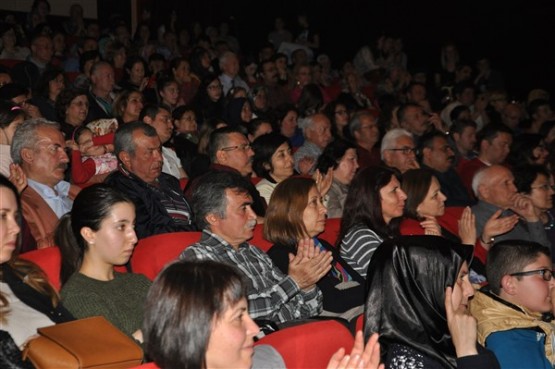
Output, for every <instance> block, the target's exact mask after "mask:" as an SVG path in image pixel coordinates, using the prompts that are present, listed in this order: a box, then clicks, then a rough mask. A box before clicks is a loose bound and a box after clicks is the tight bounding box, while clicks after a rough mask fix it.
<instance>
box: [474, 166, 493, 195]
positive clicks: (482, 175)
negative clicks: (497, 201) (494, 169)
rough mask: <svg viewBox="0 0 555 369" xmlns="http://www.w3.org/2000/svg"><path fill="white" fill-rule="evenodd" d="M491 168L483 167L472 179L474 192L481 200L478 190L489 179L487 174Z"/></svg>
mask: <svg viewBox="0 0 555 369" xmlns="http://www.w3.org/2000/svg"><path fill="white" fill-rule="evenodd" d="M489 168H490V167H483V168H480V169H479V170H478V171H477V172H476V173H475V174H474V177H472V192H474V195H476V198H480V196H479V193H478V188H480V186H481V185H482V184H483V183H484V180H485V179H486V177H487V174H488V173H487V172H488V169H489Z"/></svg>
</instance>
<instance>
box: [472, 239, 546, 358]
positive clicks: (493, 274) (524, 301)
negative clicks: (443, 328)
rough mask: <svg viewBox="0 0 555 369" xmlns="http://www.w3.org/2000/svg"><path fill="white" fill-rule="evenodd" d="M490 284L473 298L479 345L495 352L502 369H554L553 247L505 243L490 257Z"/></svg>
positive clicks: (473, 312)
mask: <svg viewBox="0 0 555 369" xmlns="http://www.w3.org/2000/svg"><path fill="white" fill-rule="evenodd" d="M486 275H487V279H488V285H487V286H485V287H483V288H482V289H481V290H480V291H479V292H477V293H476V294H475V295H474V299H473V300H472V301H471V302H470V312H471V313H472V315H473V316H474V317H475V318H476V319H477V321H478V327H477V328H478V341H479V342H480V343H481V344H485V346H486V347H487V348H488V349H490V350H491V351H493V352H494V353H495V355H496V356H497V359H498V360H499V363H500V364H501V367H502V368H503V369H518V368H536V369H538V368H552V367H553V363H554V362H555V352H554V351H553V334H554V331H553V325H552V324H551V323H548V322H547V321H546V320H547V319H544V313H548V312H551V311H552V301H551V290H552V288H553V287H554V286H555V280H554V279H553V271H552V264H551V255H550V251H549V249H548V248H546V247H544V246H542V245H540V244H539V243H536V242H531V241H524V240H505V241H501V242H499V243H496V244H495V245H493V246H492V247H491V249H490V250H489V252H488V256H487V263H486Z"/></svg>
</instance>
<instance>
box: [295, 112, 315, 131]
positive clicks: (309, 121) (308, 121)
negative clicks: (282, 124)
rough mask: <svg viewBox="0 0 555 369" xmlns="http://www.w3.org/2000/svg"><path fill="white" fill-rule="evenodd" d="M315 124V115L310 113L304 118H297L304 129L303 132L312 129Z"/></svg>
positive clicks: (298, 123) (300, 126)
mask: <svg viewBox="0 0 555 369" xmlns="http://www.w3.org/2000/svg"><path fill="white" fill-rule="evenodd" d="M313 124H314V116H313V115H308V116H306V117H304V118H298V119H297V125H298V126H299V128H300V129H302V131H303V134H305V133H306V131H307V130H309V129H311V128H312V125H313Z"/></svg>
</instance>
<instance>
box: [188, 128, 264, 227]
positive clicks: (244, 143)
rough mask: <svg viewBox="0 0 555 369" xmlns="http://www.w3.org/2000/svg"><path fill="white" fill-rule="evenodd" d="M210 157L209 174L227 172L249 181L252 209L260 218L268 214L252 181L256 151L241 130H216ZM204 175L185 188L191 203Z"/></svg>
mask: <svg viewBox="0 0 555 369" xmlns="http://www.w3.org/2000/svg"><path fill="white" fill-rule="evenodd" d="M208 155H209V157H210V162H211V164H210V168H209V171H208V172H213V171H227V172H234V173H239V174H240V175H241V176H243V177H245V178H247V179H248V185H249V186H248V190H249V195H250V196H251V197H252V199H253V204H252V209H253V210H254V212H255V213H256V215H258V216H259V217H263V216H264V214H265V212H266V206H267V204H266V201H265V200H264V198H263V197H261V196H260V193H259V192H258V190H257V189H256V187H255V186H254V184H253V183H252V182H251V181H250V177H251V174H252V159H253V156H254V151H253V150H252V148H251V146H250V143H249V140H248V139H247V137H246V136H245V135H244V134H243V132H241V130H240V129H239V128H235V127H222V128H218V129H216V130H215V131H214V132H212V134H211V135H210V142H209V144H208ZM203 176H204V175H202V176H200V177H197V178H195V179H193V180H190V181H189V182H188V183H187V187H186V188H185V197H186V198H187V199H188V200H189V201H191V199H192V194H193V191H194V190H195V189H196V187H197V186H198V183H200V182H199V180H200V178H202V177H203ZM259 220H261V219H259Z"/></svg>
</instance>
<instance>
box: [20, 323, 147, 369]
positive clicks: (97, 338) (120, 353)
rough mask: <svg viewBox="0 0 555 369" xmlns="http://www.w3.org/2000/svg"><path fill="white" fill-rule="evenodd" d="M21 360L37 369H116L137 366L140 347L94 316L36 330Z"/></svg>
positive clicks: (140, 352)
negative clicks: (35, 334) (37, 335)
mask: <svg viewBox="0 0 555 369" xmlns="http://www.w3.org/2000/svg"><path fill="white" fill-rule="evenodd" d="M38 333H39V337H37V338H34V339H32V340H30V341H29V342H28V343H27V345H26V347H25V348H24V350H23V358H24V359H26V360H29V361H30V362H31V363H32V364H33V365H34V366H35V368H37V369H66V368H67V369H93V368H98V369H100V368H106V369H119V368H131V367H133V366H137V365H140V364H141V363H142V360H143V350H142V349H141V347H140V346H139V345H138V344H137V343H136V342H135V341H134V340H133V339H132V338H130V337H128V336H126V335H125V333H123V332H122V331H120V330H119V329H117V328H116V327H114V326H113V325H112V324H111V323H110V322H109V321H108V320H106V318H104V317H102V316H95V317H91V318H85V319H78V320H74V321H71V322H67V323H60V324H56V325H53V326H50V327H45V328H39V329H38Z"/></svg>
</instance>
